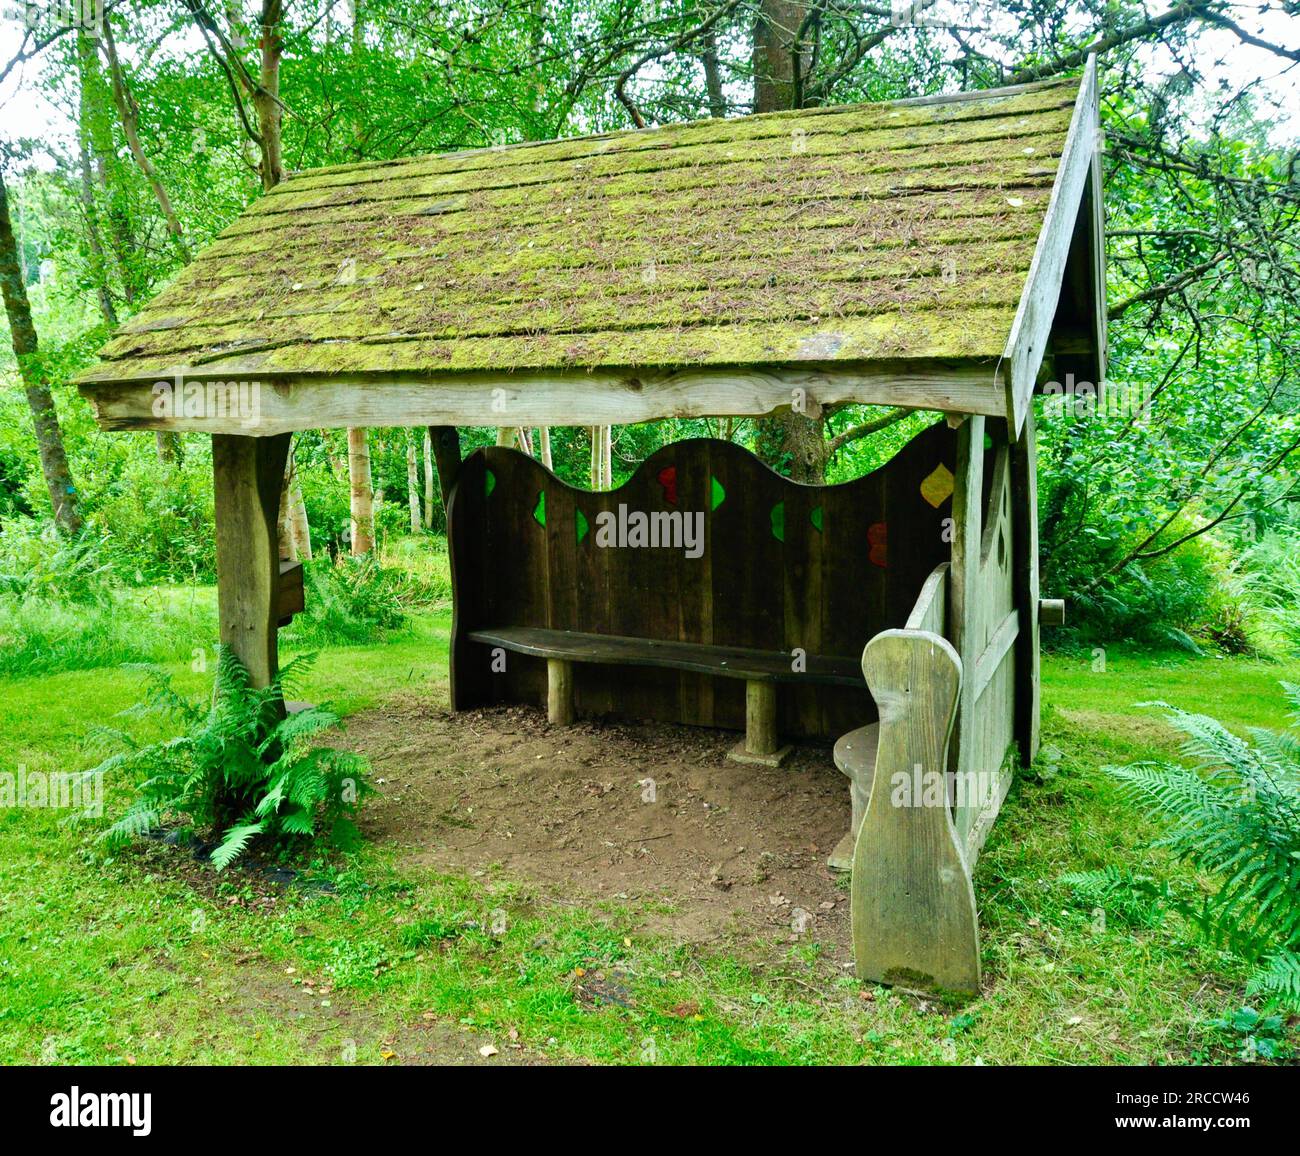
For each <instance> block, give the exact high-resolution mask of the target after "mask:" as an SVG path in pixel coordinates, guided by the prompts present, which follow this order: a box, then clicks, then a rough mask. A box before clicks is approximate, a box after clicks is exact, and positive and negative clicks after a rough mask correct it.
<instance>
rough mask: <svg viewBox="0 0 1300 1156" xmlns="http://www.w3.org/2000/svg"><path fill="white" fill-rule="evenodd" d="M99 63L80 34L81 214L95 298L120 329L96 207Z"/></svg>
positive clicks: (78, 96) (110, 321) (78, 56)
mask: <svg viewBox="0 0 1300 1156" xmlns="http://www.w3.org/2000/svg"><path fill="white" fill-rule="evenodd" d="M94 63H95V46H94V44H93V43H92V42H91V40H90V37H88V36H87V35H86V33H85V32H78V33H77V89H78V95H77V156H78V161H79V165H80V168H81V211H82V213H83V214H84V215H85V219H86V243H87V245H88V246H89V248H90V271H91V276H93V277H94V279H95V295H96V297H97V298H98V300H99V311H100V313H101V314H102V315H103V317H104V320H105V322H107V324H108V325H109V326H110V327H111V328H113V329H116V328H117V310H116V308H114V306H113V294H112V292H111V291H110V289H109V285H108V260H107V258H106V257H105V255H104V242H103V239H102V238H101V236H100V231H99V206H98V205H97V204H96V203H95V177H94V173H93V171H92V169H91V162H90V150H91V141H90V133H91V119H92V117H93V116H94V111H93V98H92V96H91V92H90V86H89V79H90V76H91V75H92V70H93V67H94Z"/></svg>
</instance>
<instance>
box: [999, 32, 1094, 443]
mask: <svg viewBox="0 0 1300 1156" xmlns="http://www.w3.org/2000/svg"><path fill="white" fill-rule="evenodd" d="M1100 145H1101V115H1100V112H1099V109H1098V104H1097V58H1096V56H1089V57H1088V63H1087V66H1086V67H1085V69H1084V73H1083V81H1082V83H1081V84H1080V86H1079V90H1078V96H1077V98H1076V103H1075V111H1074V117H1073V119H1072V120H1071V122H1070V130H1069V134H1068V136H1067V138H1066V141H1065V145H1064V148H1063V150H1062V155H1061V163H1060V165H1059V166H1058V167H1057V170H1056V181H1055V183H1054V184H1053V186H1052V197H1051V201H1050V202H1049V204H1048V206H1047V212H1046V214H1045V216H1044V217H1043V225H1042V231H1041V232H1040V234H1039V238H1038V245H1037V247H1036V249H1035V250H1034V257H1033V261H1032V262H1031V263H1030V266H1029V270H1028V272H1027V274H1026V276H1025V279H1024V282H1023V291H1022V293H1021V296H1020V303H1019V305H1018V306H1017V308H1016V316H1015V320H1014V322H1013V323H1012V326H1011V335H1010V337H1008V339H1007V344H1006V349H1005V352H1004V355H1003V356H1004V357H1005V358H1006V360H1007V363H1008V368H1009V372H1008V373H1007V378H1006V380H1007V391H1008V396H1007V407H1006V411H1007V414H1008V415H1009V417H1010V419H1011V430H1012V435H1013V436H1015V435H1018V434H1019V432H1020V430H1021V428H1022V427H1023V425H1024V421H1025V415H1026V414H1027V412H1028V408H1029V399H1030V398H1031V397H1032V395H1033V391H1034V384H1035V382H1036V380H1037V377H1038V368H1039V366H1040V365H1041V364H1042V361H1043V357H1044V355H1045V354H1046V353H1047V350H1048V338H1049V335H1050V333H1051V331H1052V324H1053V321H1054V319H1055V317H1056V310H1057V303H1058V301H1059V299H1060V296H1061V284H1062V279H1063V277H1064V275H1065V268H1066V262H1067V260H1068V258H1069V254H1070V248H1071V241H1072V238H1073V236H1074V233H1075V222H1076V221H1077V220H1078V219H1079V214H1080V206H1081V204H1082V202H1083V198H1084V192H1085V189H1086V187H1087V185H1088V183H1089V181H1090V179H1091V178H1092V175H1093V173H1094V172H1095V171H1097V165H1098V149H1099V148H1100ZM1100 243H1101V239H1100V236H1099V237H1098V245H1100ZM1086 255H1087V256H1088V257H1089V258H1091V259H1093V260H1096V259H1097V247H1096V246H1094V247H1093V248H1092V249H1090V250H1089V251H1088V253H1087V254H1086ZM1103 269H1104V266H1103ZM1095 278H1096V272H1095V270H1094V280H1095ZM1096 283H1097V284H1100V285H1102V286H1104V282H1096ZM1101 300H1102V301H1103V302H1104V300H1105V292H1104V288H1103V289H1102V293H1101ZM1094 336H1098V335H1096V334H1095V331H1094ZM1099 336H1100V339H1101V341H1102V342H1103V343H1104V341H1105V335H1104V332H1103V333H1102V334H1100V335H1099Z"/></svg>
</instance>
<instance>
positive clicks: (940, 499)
mask: <svg viewBox="0 0 1300 1156" xmlns="http://www.w3.org/2000/svg"><path fill="white" fill-rule="evenodd" d="M921 497H923V498H924V499H925V500H926V501H927V502H929V503H930V505H932V506H933V507H934V508H935V509H936V510H937V509H938V508H939V507H940V506H942V505H943V504H944V502H946V501H947V500H948V499H949V498H951V497H952V471H951V470H950V469H949V468H948V467H947V466H945V465H944V464H943V462H940V463H939V464H938V465H937V466H935V467H934V472H933V473H931V474H930V476H929V477H928V478H926V479H925V481H923V482H922V483H921Z"/></svg>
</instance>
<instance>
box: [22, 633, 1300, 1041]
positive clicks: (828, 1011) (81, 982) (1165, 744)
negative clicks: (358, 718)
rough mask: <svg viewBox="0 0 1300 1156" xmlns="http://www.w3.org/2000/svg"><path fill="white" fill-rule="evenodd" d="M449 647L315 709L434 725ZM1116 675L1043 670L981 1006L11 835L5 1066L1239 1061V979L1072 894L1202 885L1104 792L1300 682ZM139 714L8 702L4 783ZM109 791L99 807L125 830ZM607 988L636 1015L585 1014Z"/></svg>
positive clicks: (347, 658) (320, 686) (494, 907)
mask: <svg viewBox="0 0 1300 1156" xmlns="http://www.w3.org/2000/svg"><path fill="white" fill-rule="evenodd" d="M447 629H448V615H446V614H431V615H428V616H426V617H424V618H421V619H418V620H416V621H415V623H414V625H413V626H412V628H411V629H410V630H408V631H405V632H402V633H400V634H399V635H398V636H396V637H394V638H392V639H390V640H388V641H386V642H383V643H381V644H374V645H367V646H353V647H339V648H333V649H328V650H326V651H324V652H323V653H321V654H320V656H319V658H318V660H317V663H316V665H315V668H314V669H313V670H312V672H311V674H310V676H309V678H308V683H307V686H306V687H305V688H304V692H305V693H306V694H307V695H308V696H309V697H311V698H312V699H314V700H316V701H325V700H329V701H332V702H333V703H335V705H336V706H338V707H339V708H341V709H342V710H343V711H344V712H345V713H346V712H353V711H356V710H360V709H363V708H367V707H373V706H375V705H376V704H380V703H382V702H383V700H384V699H385V697H387V696H390V695H392V694H395V693H398V692H401V691H407V692H409V691H412V690H414V691H418V692H420V693H424V694H428V695H430V696H432V697H434V698H435V699H437V700H438V701H445V696H446V660H447ZM195 647H198V648H201V647H202V641H201V640H200V641H198V642H196V643H195ZM285 649H286V652H287V653H292V647H291V645H289V644H286V647H285ZM189 650H191V648H189V647H181V648H180V649H179V651H178V652H179V653H185V652H186V651H189ZM200 657H201V656H200ZM1106 660H1107V661H1106V669H1105V670H1104V672H1102V671H1098V670H1094V669H1093V662H1094V660H1093V658H1092V657H1091V656H1084V657H1082V658H1077V659H1076V658H1069V657H1049V658H1048V659H1047V660H1046V663H1045V668H1044V677H1043V696H1044V718H1043V732H1044V744H1045V752H1046V754H1045V758H1044V759H1041V760H1040V763H1039V766H1038V768H1036V773H1032V774H1027V775H1024V776H1022V777H1021V778H1020V779H1019V780H1018V782H1017V785H1016V786H1015V787H1014V788H1013V790H1012V794H1011V796H1010V797H1009V799H1008V802H1007V804H1006V806H1005V807H1004V809H1003V812H1002V816H1001V818H1000V819H999V821H998V823H997V825H996V827H995V828H994V832H993V834H992V836H991V838H990V840H989V842H988V844H987V846H986V848H985V852H984V855H983V857H982V858H981V860H980V862H979V867H978V870H977V873H976V879H975V885H976V893H977V896H978V898H979V902H980V915H981V922H982V926H983V947H984V957H985V970H986V974H987V979H988V983H987V990H986V992H985V994H984V995H983V997H982V998H980V999H978V1000H975V1001H973V1002H971V1003H969V1004H967V1005H965V1006H964V1007H960V1008H954V1007H943V1006H940V1005H937V1004H935V1003H934V1002H933V1001H924V1000H920V999H917V998H915V997H912V996H907V995H897V994H892V993H890V992H889V991H887V990H886V989H883V988H874V987H864V986H863V985H861V984H859V983H858V982H857V981H856V980H854V979H853V978H852V975H851V973H850V972H847V971H845V970H844V968H843V966H842V963H843V960H842V959H841V958H839V955H840V952H839V951H838V949H836V950H832V949H829V948H827V947H826V946H825V945H820V944H818V943H816V942H808V941H800V942H797V943H784V942H783V943H781V944H779V945H776V944H772V945H764V946H765V950H763V951H762V952H757V951H755V950H754V945H753V944H752V943H748V944H746V943H736V944H734V945H729V946H727V947H725V948H714V949H711V950H709V951H704V950H701V949H697V948H693V947H683V946H678V945H675V944H674V943H673V942H671V941H670V940H668V939H666V938H663V937H660V936H654V935H650V934H648V933H646V932H645V931H643V926H644V920H645V915H646V912H645V911H644V910H638V909H631V908H630V907H626V906H620V905H619V904H618V903H617V902H614V903H601V904H597V905H592V906H580V905H574V904H571V903H564V902H558V901H554V900H547V899H545V898H543V897H542V896H541V895H539V894H538V893H537V892H536V891H535V890H534V889H533V888H531V887H530V886H529V884H528V883H527V882H526V881H524V880H520V879H512V878H508V877H506V876H505V875H504V874H503V873H502V872H500V871H498V870H489V871H486V872H482V873H478V874H475V875H471V876H467V877H449V876H446V875H442V874H438V873H436V872H433V871H431V870H419V869H415V868H410V867H405V868H403V869H401V870H399V869H398V868H397V866H396V862H397V859H396V855H395V854H394V852H393V850H392V849H391V848H387V847H384V846H368V847H366V848H365V849H364V850H363V851H362V852H360V853H359V854H358V855H357V856H355V857H354V858H352V859H350V860H348V861H346V862H339V861H329V862H324V861H322V862H317V863H315V864H309V865H307V875H308V876H310V877H311V878H314V879H319V880H322V881H325V882H327V883H328V884H330V886H331V888H332V889H331V890H328V891H320V890H312V889H307V888H301V887H291V888H287V889H280V888H277V887H274V886H271V885H269V884H267V883H265V882H264V881H263V880H262V879H261V878H260V877H258V876H256V875H252V874H249V873H247V872H240V871H231V872H228V873H227V874H226V875H224V876H221V877H215V876H213V875H212V874H211V873H210V872H209V871H208V870H207V869H206V868H204V867H201V866H199V865H198V864H196V863H194V862H193V861H192V860H191V859H190V858H189V857H188V856H187V855H186V854H185V853H183V852H181V851H178V850H176V849H173V848H170V847H163V846H159V845H156V844H151V845H149V846H146V847H145V848H143V849H140V850H131V851H128V852H125V853H123V854H121V855H120V856H118V857H117V858H115V859H109V860H105V859H103V858H102V857H101V856H100V855H99V854H98V852H97V851H96V850H95V848H94V847H93V840H92V837H91V836H92V832H89V831H87V830H84V829H75V828H69V827H66V826H63V825H60V823H59V822H58V818H57V815H56V814H54V813H52V812H50V811H42V810H36V809H16V808H11V809H8V810H5V811H0V1059H2V1060H4V1061H6V1062H11V1063H31V1062H40V1061H42V1060H44V1061H46V1062H65V1063H67V1062H73V1063H79V1062H84V1063H140V1064H144V1063H185V1062H216V1063H276V1062H325V1063H338V1062H358V1063H382V1062H394V1063H396V1062H420V1061H430V1060H435V1061H436V1060H454V1059H460V1058H468V1059H473V1060H479V1059H480V1054H479V1049H480V1048H485V1047H486V1048H494V1049H496V1054H495V1055H491V1056H490V1062H494V1063H500V1062H509V1061H512V1060H513V1061H520V1062H545V1061H546V1060H547V1059H553V1060H566V1061H567V1060H581V1061H592V1062H614V1063H637V1062H661V1063H773V1064H778V1063H801V1062H849V1063H863V1062H866V1063H975V1062H982V1063H987V1064H1000V1063H1012V1062H1034V1063H1051V1062H1066V1063H1087V1062H1115V1063H1133V1064H1146V1063H1185V1062H1194V1061H1200V1060H1208V1061H1212V1062H1234V1061H1235V1060H1236V1058H1237V1054H1238V1049H1239V1048H1240V1043H1241V1042H1240V1041H1239V1040H1233V1039H1229V1038H1228V1037H1227V1036H1225V1035H1224V1034H1222V1033H1221V1032H1220V1031H1219V1030H1217V1029H1215V1028H1212V1027H1211V1026H1209V1021H1211V1020H1212V1019H1214V1018H1215V1017H1216V1016H1219V1015H1221V1014H1223V1013H1224V1012H1225V1011H1227V1010H1230V1009H1232V1008H1235V1007H1237V1006H1239V1005H1240V1004H1241V1002H1242V999H1243V996H1242V986H1241V984H1242V976H1241V974H1240V971H1239V969H1238V968H1237V967H1236V966H1235V965H1234V964H1233V963H1232V961H1231V960H1229V959H1227V958H1226V957H1223V956H1220V955H1218V954H1216V953H1214V952H1211V951H1208V950H1206V949H1205V948H1203V947H1200V946H1198V945H1197V943H1196V942H1195V941H1194V940H1193V939H1192V938H1191V937H1190V935H1189V934H1188V932H1187V929H1186V928H1185V927H1183V926H1181V925H1180V924H1179V923H1178V922H1177V921H1176V920H1174V919H1172V918H1171V919H1168V920H1165V921H1164V922H1161V923H1159V924H1157V925H1156V926H1153V927H1147V926H1143V925H1142V923H1141V921H1140V920H1134V919H1126V918H1107V919H1104V920H1101V919H1099V918H1098V916H1097V913H1096V912H1095V911H1094V910H1093V909H1092V907H1091V906H1090V905H1089V904H1088V903H1086V902H1081V901H1080V899H1079V898H1078V897H1077V896H1076V895H1075V893H1074V891H1073V890H1072V889H1071V888H1070V887H1069V886H1066V885H1065V884H1063V883H1061V882H1060V879H1061V876H1062V875H1064V874H1066V873H1067V872H1072V871H1081V870H1090V869H1095V868H1102V867H1106V866H1114V867H1116V868H1119V869H1123V870H1129V871H1138V872H1144V873H1147V874H1150V875H1152V876H1155V877H1157V878H1166V879H1173V878H1183V879H1185V875H1184V874H1182V869H1181V868H1178V867H1177V866H1175V865H1172V864H1170V863H1169V862H1167V861H1166V860H1165V859H1164V858H1163V857H1162V856H1161V855H1160V854H1159V853H1157V852H1153V851H1152V849H1151V844H1152V842H1153V840H1154V838H1155V837H1156V831H1155V829H1154V828H1153V827H1152V826H1151V825H1149V824H1148V823H1147V822H1146V821H1145V820H1144V819H1143V818H1142V816H1141V815H1140V814H1139V813H1138V812H1137V811H1135V810H1134V808H1133V807H1132V806H1131V805H1130V804H1128V803H1126V802H1124V801H1123V800H1122V799H1121V798H1120V796H1119V794H1118V792H1117V791H1116V789H1115V787H1114V786H1113V784H1112V783H1111V781H1110V780H1109V779H1108V778H1107V777H1106V776H1105V775H1104V774H1102V773H1101V772H1100V771H1099V769H1098V768H1099V767H1100V766H1101V765H1102V764H1105V763H1110V762H1123V761H1128V760H1132V759H1135V758H1142V757H1150V756H1152V755H1163V754H1169V753H1171V752H1173V751H1174V750H1176V747H1177V737H1176V736H1175V734H1174V732H1172V731H1171V730H1169V729H1168V728H1167V727H1166V726H1165V725H1164V724H1163V722H1161V721H1160V719H1159V716H1158V715H1157V714H1156V713H1155V712H1152V711H1147V710H1140V709H1138V708H1137V707H1136V706H1135V704H1136V703H1138V702H1141V701H1144V700H1148V699H1154V698H1161V699H1165V700H1167V701H1169V702H1171V703H1174V704H1176V705H1178V706H1182V707H1185V708H1187V709H1192V710H1199V711H1205V712H1207V713H1212V714H1214V715H1216V716H1217V717H1219V718H1220V719H1222V720H1223V721H1224V722H1225V723H1226V724H1227V725H1229V726H1231V727H1234V728H1238V729H1239V728H1243V727H1245V726H1248V725H1264V726H1281V725H1283V724H1284V723H1285V721H1286V718H1285V710H1284V702H1283V699H1282V697H1281V695H1280V693H1279V692H1278V688H1277V682H1278V680H1279V679H1281V678H1288V679H1290V680H1293V681H1294V680H1300V668H1297V667H1295V666H1292V667H1289V668H1288V667H1283V666H1278V665H1272V664H1265V663H1260V662H1251V661H1245V660H1238V659H1231V660H1230V659H1209V658H1205V659H1194V658H1190V657H1188V658H1170V657H1169V656H1165V655H1150V654H1141V653H1138V652H1135V651H1129V650H1124V649H1118V650H1114V651H1111V652H1110V653H1108V654H1107V655H1106ZM190 666H191V663H188V662H186V663H177V664H175V665H173V666H171V667H169V669H171V670H173V672H174V673H175V674H176V677H177V686H178V687H179V688H181V689H186V690H190V691H198V690H200V689H202V688H204V687H206V686H207V685H208V681H207V680H208V676H207V675H205V674H203V673H201V672H196V671H194V670H191V669H190ZM138 688H139V679H138V676H136V675H133V674H131V673H128V672H123V671H121V670H119V669H116V668H101V669H91V670H76V671H68V672H65V673H56V674H50V675H46V676H43V677H40V678H34V677H33V678H8V679H5V680H3V681H0V725H2V726H3V728H4V732H3V733H4V734H5V735H6V736H7V737H8V741H7V742H6V744H5V748H4V750H3V752H0V770H12V769H14V767H15V765H16V764H24V765H26V766H27V767H28V768H29V769H31V770H46V771H51V770H72V769H80V768H84V767H87V766H90V765H92V764H93V763H94V762H96V761H98V757H99V753H98V751H97V749H96V747H95V746H94V744H93V742H92V741H91V736H92V732H93V730H94V728H95V727H96V726H99V725H104V724H110V725H111V724H113V722H114V720H113V716H114V714H115V713H116V712H118V711H120V710H122V709H123V708H125V707H127V706H129V705H130V704H132V703H133V702H134V701H135V700H136V698H137V697H138ZM134 725H135V726H136V729H137V731H138V732H139V733H141V734H144V733H146V731H147V728H142V727H141V726H140V725H139V724H134ZM121 787H122V785H121V784H110V785H109V794H108V807H109V810H110V812H111V811H112V810H113V809H114V807H115V806H120V805H121V804H122V803H123V802H124V799H125V796H124V794H123V793H122V790H121ZM1193 882H1194V881H1193ZM1121 914H1122V913H1121ZM593 978H599V979H600V980H601V982H602V983H605V984H607V985H609V987H610V988H611V989H612V990H613V991H614V992H615V994H616V997H617V999H618V1001H619V1002H617V1003H615V1004H612V1005H611V1004H605V1005H603V1006H599V1007H596V1008H592V1007H590V1006H588V1005H587V1004H585V1003H584V1001H583V1000H582V999H581V998H575V995H576V994H581V993H580V991H579V989H580V988H583V986H584V983H590V981H591V979H593ZM622 1005H626V1006H622Z"/></svg>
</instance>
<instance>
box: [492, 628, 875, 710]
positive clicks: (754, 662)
mask: <svg viewBox="0 0 1300 1156" xmlns="http://www.w3.org/2000/svg"><path fill="white" fill-rule="evenodd" d="M469 637H470V639H471V640H472V641H474V642H479V643H482V644H484V645H487V646H504V647H505V648H506V649H507V650H513V651H515V652H517V653H519V654H531V655H535V656H537V657H540V658H548V659H551V658H560V659H563V660H565V661H568V662H594V663H603V664H607V665H611V666H653V667H662V668H664V669H669V670H690V671H695V672H696V673H698V674H710V675H716V676H717V677H720V678H738V679H744V680H746V681H747V682H752V683H757V682H767V683H778V682H785V683H799V682H809V683H816V684H817V685H819V686H861V685H862V677H861V675H860V674H859V672H858V670H857V664H856V663H855V662H854V660H853V659H850V658H841V657H838V656H835V655H820V654H810V655H808V657H807V661H808V669H807V670H806V671H804V672H797V673H796V672H795V671H794V669H793V662H792V658H791V656H790V655H789V654H788V653H786V652H783V651H772V650H758V649H755V648H753V647H742V646H704V645H701V644H699V643H693V642H679V641H676V640H668V639H656V638H629V637H627V636H624V635H612V634H588V633H583V632H580V631H573V630H545V629H539V628H536V627H526V626H515V627H509V626H506V627H496V628H487V629H479V630H473V631H471V632H470V635H469ZM772 701H773V702H775V699H773V700H772ZM773 725H775V723H773Z"/></svg>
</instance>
